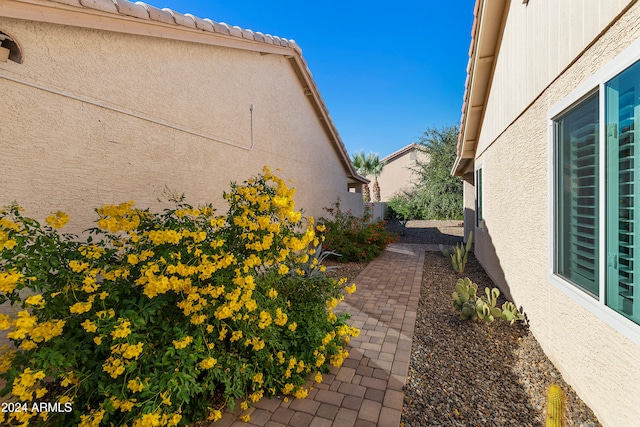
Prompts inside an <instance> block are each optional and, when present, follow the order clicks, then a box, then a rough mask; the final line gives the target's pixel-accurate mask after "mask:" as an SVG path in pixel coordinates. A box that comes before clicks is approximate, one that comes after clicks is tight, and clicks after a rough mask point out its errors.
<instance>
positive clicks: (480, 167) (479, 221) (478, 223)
mask: <svg viewBox="0 0 640 427" xmlns="http://www.w3.org/2000/svg"><path fill="white" fill-rule="evenodd" d="M478 173H481V174H482V183H483V184H482V187H481V188H480V189H478ZM484 187H485V185H484V164H482V163H480V164H477V165H476V167H475V168H474V171H473V188H474V192H473V193H474V194H473V197H474V199H475V206H474V207H475V211H476V212H475V221H474V222H475V228H476V229H478V230H484V213H485V209H484V201H485V198H484ZM478 194H480V202H481V203H478ZM479 207H480V208H482V218H478V208H479Z"/></svg>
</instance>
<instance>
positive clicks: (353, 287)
mask: <svg viewBox="0 0 640 427" xmlns="http://www.w3.org/2000/svg"><path fill="white" fill-rule="evenodd" d="M344 290H345V291H346V292H347V293H348V294H352V293H354V292H355V291H356V284H355V283H352V284H351V286H345V288H344Z"/></svg>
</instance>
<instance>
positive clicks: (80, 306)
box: [69, 301, 93, 314]
mask: <svg viewBox="0 0 640 427" xmlns="http://www.w3.org/2000/svg"><path fill="white" fill-rule="evenodd" d="M92 305H93V303H92V302H90V301H87V302H77V303H75V304H73V305H72V306H71V307H69V312H70V313H76V314H82V313H86V312H87V311H89V310H91V306H92Z"/></svg>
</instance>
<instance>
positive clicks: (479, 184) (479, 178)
mask: <svg viewBox="0 0 640 427" xmlns="http://www.w3.org/2000/svg"><path fill="white" fill-rule="evenodd" d="M475 186H476V227H481V226H482V220H483V216H482V168H480V169H478V170H476V185H475Z"/></svg>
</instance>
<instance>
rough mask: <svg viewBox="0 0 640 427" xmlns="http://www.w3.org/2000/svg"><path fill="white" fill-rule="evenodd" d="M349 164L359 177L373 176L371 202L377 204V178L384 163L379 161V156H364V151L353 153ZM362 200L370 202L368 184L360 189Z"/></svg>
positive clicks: (378, 199) (378, 187) (370, 154)
mask: <svg viewBox="0 0 640 427" xmlns="http://www.w3.org/2000/svg"><path fill="white" fill-rule="evenodd" d="M351 163H353V167H354V168H355V169H356V171H357V172H358V173H359V174H360V175H362V176H365V177H366V176H370V175H373V200H374V201H375V202H379V201H380V184H378V177H379V176H380V174H381V173H382V169H384V162H381V161H380V157H379V155H378V154H374V153H369V154H367V155H365V154H364V151H361V152H359V153H353V154H352V155H351ZM362 198H363V199H364V201H365V202H370V201H371V190H370V189H369V185H368V184H365V186H364V187H362Z"/></svg>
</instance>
